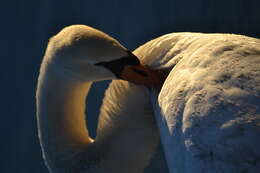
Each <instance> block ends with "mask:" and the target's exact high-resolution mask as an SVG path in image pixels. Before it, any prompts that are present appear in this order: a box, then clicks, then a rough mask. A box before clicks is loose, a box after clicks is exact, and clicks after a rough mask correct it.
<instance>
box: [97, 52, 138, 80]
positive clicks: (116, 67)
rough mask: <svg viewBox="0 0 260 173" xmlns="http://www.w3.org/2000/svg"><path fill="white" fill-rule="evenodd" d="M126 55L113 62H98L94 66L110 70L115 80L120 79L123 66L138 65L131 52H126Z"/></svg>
mask: <svg viewBox="0 0 260 173" xmlns="http://www.w3.org/2000/svg"><path fill="white" fill-rule="evenodd" d="M127 53H128V55H127V56H125V57H122V58H120V59H117V60H113V61H107V62H106V61H104V62H99V63H97V64H95V65H97V66H104V67H105V68H107V69H108V70H110V71H111V72H112V73H114V74H115V76H116V77H117V78H120V77H121V74H122V71H123V69H124V67H125V66H128V65H130V66H135V65H139V64H140V61H139V59H138V58H137V57H136V56H135V55H134V54H133V53H132V52H131V51H127Z"/></svg>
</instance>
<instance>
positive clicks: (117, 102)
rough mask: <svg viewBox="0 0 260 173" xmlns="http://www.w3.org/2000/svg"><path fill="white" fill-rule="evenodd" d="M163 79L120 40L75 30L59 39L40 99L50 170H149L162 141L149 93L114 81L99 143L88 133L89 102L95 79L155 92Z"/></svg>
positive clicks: (47, 62)
mask: <svg viewBox="0 0 260 173" xmlns="http://www.w3.org/2000/svg"><path fill="white" fill-rule="evenodd" d="M125 70H126V71H125ZM156 74H157V72H155V71H152V70H149V69H148V68H146V67H143V66H140V62H139V60H138V59H137V57H136V56H135V55H133V54H132V53H131V52H129V51H128V50H127V49H126V48H125V47H123V46H122V45H121V44H120V43H119V42H118V41H116V40H115V39H113V38H111V37H109V36H108V35H106V34H105V33H103V32H101V31H98V30H96V29H93V28H91V27H88V26H84V25H73V26H69V27H66V28H64V29H63V30H62V31H61V32H59V33H58V34H57V35H56V36H54V37H52V38H51V39H50V42H49V44H48V47H47V50H46V53H45V56H44V59H43V61H42V65H41V69H40V75H39V79H38V86H37V93H36V101H37V121H38V133H39V138H40V143H41V147H42V151H43V157H44V159H45V162H46V164H47V166H48V168H49V171H50V172H53V173H75V172H77V173H89V172H98V173H102V172H113V173H122V172H124V173H128V172H129V173H134V172H136V173H137V172H142V170H143V169H144V167H145V166H146V165H147V163H148V161H149V159H150V158H151V156H152V153H153V151H154V150H155V147H156V145H157V143H158V140H159V134H158V133H157V130H156V126H155V121H154V119H153V112H152V107H151V104H150V101H149V94H148V89H146V87H143V86H137V85H134V84H130V83H128V82H125V81H120V80H118V81H117V82H116V83H113V85H111V86H110V88H109V89H108V90H107V91H106V94H105V95H106V97H105V99H104V103H103V106H102V108H101V111H100V112H101V113H100V120H99V124H98V129H97V137H96V139H91V138H90V137H89V135H88V129H87V126H86V123H85V99H86V96H87V94H88V91H89V88H90V86H91V84H92V82H94V81H100V80H106V79H124V80H129V81H132V82H135V83H137V84H142V85H143V84H144V85H149V84H151V86H152V85H154V84H155V83H154V80H153V79H154V77H152V76H153V75H155V76H156ZM151 75H152V76H151ZM157 77H158V76H157ZM155 80H156V77H155ZM140 105H141V106H140ZM136 107H138V109H136Z"/></svg>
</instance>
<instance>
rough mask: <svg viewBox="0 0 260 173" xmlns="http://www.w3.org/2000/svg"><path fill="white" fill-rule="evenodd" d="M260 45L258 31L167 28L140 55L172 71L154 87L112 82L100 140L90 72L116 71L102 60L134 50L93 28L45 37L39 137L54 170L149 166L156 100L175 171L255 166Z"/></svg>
mask: <svg viewBox="0 0 260 173" xmlns="http://www.w3.org/2000/svg"><path fill="white" fill-rule="evenodd" d="M74 30H76V31H74ZM86 32H87V33H86ZM84 33H85V34H84ZM93 33H94V34H93ZM81 38H84V39H81ZM89 38H91V39H89ZM100 39H101V40H100ZM89 40H91V41H89ZM92 41H94V42H95V43H94V44H93V45H92V44H91V45H90V44H89V43H91V42H92ZM104 42H105V44H104ZM259 47H260V41H259V39H254V38H250V37H246V36H240V35H232V34H201V33H173V34H167V35H164V36H161V37H159V38H157V39H154V40H152V41H149V42H148V43H146V44H144V45H143V46H140V47H139V48H138V49H136V50H135V51H134V54H135V55H136V56H138V58H139V59H140V61H141V62H142V63H144V64H146V65H148V66H150V67H152V68H155V69H164V70H166V71H169V72H170V74H169V76H168V77H167V79H166V81H165V83H164V85H163V87H162V89H161V91H160V92H159V93H157V91H155V90H154V91H153V92H152V94H151V93H150V91H149V90H148V89H147V88H145V87H143V86H138V85H134V84H131V83H129V82H126V81H122V80H114V81H112V83H111V84H110V86H109V88H108V90H107V91H106V93H105V97H104V100H103V105H102V107H101V111H100V118H99V124H98V129H97V137H96V139H95V140H93V139H91V138H90V137H89V136H88V131H87V127H86V124H85V123H84V122H85V118H84V112H85V97H86V95H87V93H88V89H89V88H90V85H91V83H92V82H93V81H98V80H104V79H115V78H116V76H117V75H118V74H115V71H114V72H113V70H111V69H108V68H103V67H101V66H96V65H95V64H100V62H101V63H103V62H114V61H117V60H118V59H120V57H125V56H129V54H128V53H127V52H128V51H127V50H126V48H124V47H123V46H122V45H120V43H118V42H117V41H115V40H114V39H112V38H110V37H109V36H107V35H104V33H102V32H100V31H97V30H95V29H94V30H93V29H92V28H89V27H87V28H86V26H72V27H68V28H67V29H65V30H63V31H61V32H60V33H59V34H57V35H56V36H55V37H54V38H52V39H51V41H50V43H49V45H48V48H47V50H46V54H45V57H44V60H43V63H42V66H41V71H40V76H39V82H38V89H37V119H38V127H39V137H40V141H41V146H42V150H43V155H44V157H45V161H46V163H47V165H48V167H49V170H50V171H51V172H59V173H63V172H66V173H67V172H82V173H87V172H115V173H116V172H125V173H128V172H129V173H130V172H131V173H134V172H142V170H143V169H144V167H145V165H147V163H148V160H149V159H150V158H151V155H152V153H153V151H154V148H155V146H156V144H157V143H158V138H159V137H158V133H157V130H156V127H155V124H154V123H155V122H154V120H153V110H152V109H154V111H155V118H156V122H157V125H158V127H159V130H160V135H161V140H162V143H163V146H164V150H165V154H166V159H167V163H168V167H169V170H170V172H178V173H189V172H193V173H194V172H198V173H199V172H243V171H244V172H246V171H248V172H256V170H259V158H260V151H259V149H258V146H259V145H260V141H259V139H260V138H259V136H260V132H259V115H260V114H259V113H260V110H259V107H260V105H259V93H260V88H259V86H260V77H259V76H260V71H259V66H260V58H259V54H260V50H259ZM101 48H102V49H101ZM97 49H98V50H97ZM86 50H88V51H86ZM100 50H103V51H100ZM96 52H98V53H97V54H96ZM71 55H73V56H71ZM83 55H84V56H83ZM71 57H74V58H76V60H75V59H72V58H71ZM86 58H87V61H85V59H86ZM131 65H136V63H133V62H132V64H131ZM108 67H110V66H108ZM146 72H147V71H146ZM148 73H149V72H148ZM140 79H142V80H138V82H140V81H145V80H146V79H143V78H140ZM130 81H131V80H130ZM138 82H137V83H138ZM149 82H150V80H148V82H147V83H149ZM150 98H151V99H150ZM61 103H62V104H61ZM140 105H142V106H140ZM136 107H138V109H136Z"/></svg>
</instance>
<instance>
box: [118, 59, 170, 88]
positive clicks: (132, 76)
mask: <svg viewBox="0 0 260 173" xmlns="http://www.w3.org/2000/svg"><path fill="white" fill-rule="evenodd" d="M166 77H167V76H166V74H165V73H163V72H162V71H159V70H152V69H150V68H148V67H147V66H144V65H141V64H140V65H137V66H132V65H127V66H125V67H124V69H123V71H122V73H121V76H120V78H121V79H123V80H127V81H129V82H132V83H135V84H138V85H144V86H146V87H149V88H161V87H162V85H163V82H164V80H165V79H166Z"/></svg>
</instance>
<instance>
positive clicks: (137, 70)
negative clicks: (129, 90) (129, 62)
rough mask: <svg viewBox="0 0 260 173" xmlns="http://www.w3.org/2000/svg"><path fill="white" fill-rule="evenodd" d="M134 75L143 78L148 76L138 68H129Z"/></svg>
mask: <svg viewBox="0 0 260 173" xmlns="http://www.w3.org/2000/svg"><path fill="white" fill-rule="evenodd" d="M131 69H132V70H133V71H134V72H135V73H138V74H139V75H141V76H143V77H148V74H146V73H145V72H144V71H142V70H140V69H138V68H134V67H133V68H131Z"/></svg>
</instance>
